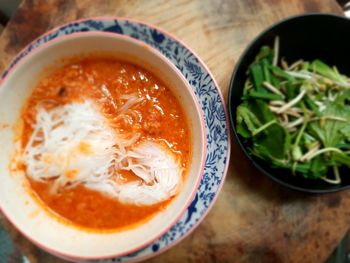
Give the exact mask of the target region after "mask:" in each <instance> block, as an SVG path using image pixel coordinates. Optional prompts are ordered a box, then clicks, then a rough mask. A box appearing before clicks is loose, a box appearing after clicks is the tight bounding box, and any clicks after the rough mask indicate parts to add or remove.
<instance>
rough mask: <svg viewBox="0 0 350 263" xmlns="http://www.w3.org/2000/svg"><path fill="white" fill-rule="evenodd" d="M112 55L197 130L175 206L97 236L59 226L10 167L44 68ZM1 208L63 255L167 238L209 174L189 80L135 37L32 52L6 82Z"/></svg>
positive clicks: (98, 254)
mask: <svg viewBox="0 0 350 263" xmlns="http://www.w3.org/2000/svg"><path fill="white" fill-rule="evenodd" d="M96 52H98V53H101V52H103V53H110V54H113V55H115V56H120V57H121V58H123V59H124V60H125V59H126V60H128V61H130V62H132V63H134V64H138V65H140V66H142V67H144V68H146V69H147V70H149V71H151V72H152V73H153V74H155V75H156V76H158V77H159V78H160V79H161V80H163V82H164V83H165V84H166V85H167V86H168V87H169V88H170V89H171V90H172V91H173V93H174V94H175V95H176V96H177V98H178V99H179V101H180V103H181V105H182V107H183V108H184V110H185V114H186V116H187V118H188V122H189V125H190V129H191V132H192V150H193V154H192V156H193V157H192V162H191V166H190V169H189V173H188V174H187V177H186V180H185V182H184V185H183V188H182V190H181V192H180V193H179V194H178V196H177V197H176V198H175V200H174V201H173V202H171V203H170V205H169V206H168V207H167V208H166V209H165V210H164V211H162V212H160V213H158V214H156V216H155V217H153V218H152V219H151V220H149V221H148V222H146V223H144V224H142V225H140V226H137V227H135V228H131V229H128V230H124V231H121V232H113V233H93V232H87V231H84V230H81V229H78V228H76V227H74V226H72V225H68V224H64V223H61V222H59V220H57V218H55V217H53V216H52V215H51V214H49V213H48V212H46V211H44V209H43V208H42V206H41V205H39V204H38V203H37V201H36V200H33V198H32V196H31V195H30V194H29V191H28V188H27V187H28V186H26V183H25V182H26V177H25V175H24V173H23V172H18V171H17V172H14V171H12V170H11V169H10V166H11V165H10V163H11V158H12V157H13V155H14V154H15V150H16V146H15V144H16V137H17V139H18V133H19V131H20V130H19V129H20V127H19V126H18V120H19V116H20V112H21V110H22V108H23V105H24V103H25V102H26V100H27V99H28V97H29V96H30V95H31V92H32V90H33V88H34V87H35V85H36V83H37V81H38V80H39V78H41V77H42V74H43V72H45V71H44V69H46V68H48V67H50V66H52V65H56V66H57V65H59V63H62V62H60V61H62V58H69V57H72V56H76V55H79V54H86V53H89V54H90V53H96ZM0 113H1V114H0V145H1V148H0V179H1V183H0V208H1V209H2V211H3V213H4V214H5V215H6V216H7V218H8V219H9V220H10V221H11V222H12V224H13V225H14V226H15V227H16V228H17V229H18V230H19V231H21V232H22V233H23V234H24V235H25V236H26V237H28V238H29V239H30V240H31V241H32V242H34V243H35V244H37V245H38V246H40V247H41V248H43V249H45V250H46V251H48V252H50V253H52V254H55V255H57V256H60V257H65V258H69V259H74V260H88V259H103V258H110V257H117V256H121V255H125V254H127V253H131V252H133V251H136V250H138V249H141V248H142V247H144V246H146V245H148V244H150V243H151V242H152V241H154V240H155V239H156V238H159V237H160V236H161V235H162V234H164V233H165V232H166V231H167V230H168V229H169V228H170V227H171V226H172V225H174V224H175V223H176V221H177V220H178V219H179V218H180V216H181V215H182V214H183V213H184V212H185V211H186V209H187V207H188V205H189V204H190V202H191V200H192V199H193V197H194V195H195V193H196V191H197V188H198V185H199V182H200V180H201V177H202V175H203V169H204V163H205V152H206V136H205V125H204V120H203V114H202V111H201V108H200V106H199V104H198V102H197V99H196V97H195V95H194V93H193V91H192V89H191V87H190V86H189V84H188V83H187V81H186V79H185V78H184V77H183V76H182V75H181V73H180V72H179V71H178V70H177V69H176V67H175V66H174V65H173V64H172V63H171V62H169V61H168V60H167V59H166V58H165V57H164V56H163V55H162V54H160V53H159V52H158V51H156V50H155V49H153V48H152V47H150V46H148V45H146V44H145V43H143V42H139V41H137V40H135V39H133V38H130V37H127V36H123V35H117V34H111V33H100V32H88V33H75V34H72V35H68V36H64V37H59V38H57V39H55V40H52V41H50V42H48V43H47V44H44V45H42V46H40V47H39V48H37V49H35V50H34V51H32V52H30V54H28V55H27V56H26V57H24V58H23V59H21V61H20V62H19V63H18V64H16V66H15V67H14V68H13V69H11V71H10V72H9V74H8V75H7V76H6V77H5V78H4V79H3V80H2V81H1V83H0Z"/></svg>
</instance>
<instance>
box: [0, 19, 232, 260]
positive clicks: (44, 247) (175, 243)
mask: <svg viewBox="0 0 350 263" xmlns="http://www.w3.org/2000/svg"><path fill="white" fill-rule="evenodd" d="M87 20H106V21H108V20H118V21H130V22H134V23H138V24H141V25H145V26H147V27H149V28H154V29H156V30H157V31H159V32H161V33H163V34H164V35H167V36H169V37H170V38H172V39H174V40H176V41H177V42H178V43H180V44H181V45H182V46H184V47H185V48H186V49H187V50H189V51H190V52H191V53H192V54H193V55H194V56H195V57H196V58H197V59H198V61H199V63H200V64H201V65H202V66H203V67H204V69H205V70H206V71H207V72H208V74H209V75H210V77H211V79H212V81H213V83H214V85H215V87H216V88H217V91H218V94H219V96H220V98H221V100H222V102H223V103H224V98H223V95H222V93H221V89H220V88H219V85H218V84H217V82H216V80H215V78H214V77H213V75H212V73H211V72H210V70H209V68H208V67H207V66H206V64H205V63H204V62H203V61H202V59H201V58H200V57H199V56H198V55H197V54H196V53H195V52H194V51H193V50H192V49H191V48H190V47H188V46H187V45H186V44H185V43H183V42H182V41H180V40H179V39H177V38H176V37H175V36H174V35H172V34H170V33H168V32H166V31H165V30H163V29H161V28H159V27H157V26H155V25H152V24H150V23H146V22H143V21H139V20H137V19H130V18H122V17H116V16H102V17H98V16H97V17H91V18H83V19H78V20H73V21H70V22H67V23H65V24H62V25H59V26H57V27H54V28H53V29H51V30H49V31H47V32H46V33H44V34H42V35H40V36H39V37H37V38H35V39H34V40H33V41H32V42H30V43H29V44H28V45H26V46H25V47H24V48H23V49H22V50H21V51H20V52H19V53H18V54H17V55H16V56H15V57H14V59H12V61H11V62H10V63H9V65H11V64H12V63H13V62H14V61H15V60H16V58H17V57H18V56H19V55H20V54H21V53H23V52H24V51H25V50H27V49H28V47H29V46H31V45H33V44H34V43H35V42H36V41H37V40H38V39H40V38H42V37H45V36H47V35H49V34H50V33H52V32H54V31H57V30H59V29H60V28H61V27H62V26H66V25H69V24H71V23H81V22H84V21H87ZM92 32H95V33H96V32H97V31H92ZM81 33H83V32H81ZM84 33H89V32H84ZM101 33H103V34H113V35H115V34H116V33H107V32H101ZM74 34H77V33H74ZM78 34H79V32H78ZM62 37H65V36H62ZM125 37H127V38H132V37H129V36H125ZM58 38H59V37H58ZM133 40H135V41H138V42H141V43H142V45H147V44H146V43H144V42H142V41H139V40H136V39H133ZM52 41H55V39H53V40H50V41H48V42H46V43H43V44H41V45H40V46H38V47H36V48H35V49H33V51H31V52H30V53H32V54H33V52H36V51H37V50H38V49H40V48H41V47H43V46H45V45H46V44H49V43H52ZM147 46H149V45H147ZM149 47H150V49H151V50H154V48H153V47H151V46H149ZM155 51H156V52H158V53H160V52H159V51H158V50H155ZM30 53H28V54H27V55H26V56H25V57H23V58H21V59H20V60H19V61H18V62H17V63H15V64H14V66H13V67H12V68H11V69H10V70H9V71H8V72H7V75H6V76H5V77H3V78H1V79H0V88H1V85H2V83H3V82H4V81H5V80H6V78H7V77H8V76H9V75H10V74H11V72H12V71H13V70H14V69H15V68H16V67H17V66H18V65H19V64H20V63H22V61H23V59H26V58H27V57H28V56H30V55H31V54H30ZM160 55H161V56H164V55H163V54H161V53H160ZM165 59H166V61H167V63H170V64H172V63H171V62H170V61H169V60H168V59H167V58H165ZM172 66H174V65H173V64H172ZM174 67H175V66H174ZM175 68H176V67H175ZM6 70H7V68H6V69H5V71H6ZM176 70H177V71H178V69H177V68H176ZM5 71H4V72H5ZM180 75H181V76H182V78H184V77H183V75H182V74H181V73H180ZM186 83H187V80H186ZM186 86H187V87H188V83H187V85H186ZM190 92H191V95H192V96H194V97H195V102H196V104H197V105H196V107H199V109H200V111H199V112H200V114H201V117H202V121H201V124H202V129H204V134H206V132H205V127H203V125H204V123H203V118H204V113H203V111H202V109H201V108H200V105H199V103H198V99H197V98H196V96H195V94H194V92H193V90H192V88H190ZM224 111H225V117H226V126H227V141H228V143H227V161H226V164H225V168H224V172H223V176H222V179H221V183H220V185H219V187H218V189H217V191H216V194H215V196H214V198H213V200H212V202H211V203H210V205H209V207H208V208H207V209H206V211H205V212H204V214H203V215H202V217H201V218H200V219H199V220H198V222H196V224H194V225H193V227H192V228H191V229H190V230H189V231H188V232H187V233H186V234H184V235H183V236H182V237H180V238H179V239H177V240H176V241H174V242H173V243H172V244H170V245H169V246H167V247H165V248H163V249H160V250H159V251H157V252H154V253H153V254H150V255H145V256H141V257H140V258H137V259H131V260H130V261H129V262H138V261H142V260H146V259H148V258H151V257H154V256H157V255H159V254H161V253H164V252H165V251H167V250H169V249H170V248H172V247H174V246H175V245H177V244H178V243H179V242H181V241H182V240H183V239H184V238H186V237H187V236H188V235H190V234H191V233H192V231H194V229H196V228H197V226H198V225H199V224H200V223H201V222H202V221H203V220H204V218H205V217H206V216H207V215H208V213H209V211H210V210H211V208H212V207H213V205H214V204H215V202H216V200H217V198H218V196H219V193H220V191H221V189H222V186H223V184H224V181H225V178H226V175H227V171H228V167H229V163H230V153H231V135H230V131H229V128H228V127H229V121H228V118H227V116H228V112H227V108H226V107H225V105H224ZM204 137H205V138H204V140H205V144H206V136H204ZM204 150H205V151H206V147H204ZM204 156H205V154H204ZM203 159H204V163H203V167H202V169H201V171H202V174H201V176H199V179H200V180H197V182H196V187H195V189H196V191H194V192H193V193H192V194H191V198H190V199H189V202H187V204H186V208H185V209H184V210H183V211H182V212H181V214H180V215H179V216H178V217H177V218H176V220H174V223H173V224H171V225H170V226H169V227H168V228H167V229H166V231H165V230H164V231H163V232H162V234H160V235H159V236H157V237H156V238H153V239H152V240H150V241H149V242H148V243H147V244H144V245H142V246H140V247H138V248H135V249H133V250H131V251H127V252H123V253H119V254H113V255H108V256H106V257H99V258H90V257H79V258H78V257H74V256H72V255H66V254H64V253H60V252H58V251H55V250H54V249H51V248H48V247H46V246H45V245H43V244H40V243H38V242H36V241H35V240H33V239H32V238H31V237H30V236H28V235H26V234H25V233H24V232H23V231H22V230H21V229H19V227H18V226H17V225H16V224H14V222H13V221H12V220H11V219H10V218H9V217H8V215H7V214H6V213H5V212H4V211H3V209H2V208H1V207H0V211H1V212H2V213H3V214H4V215H5V216H6V218H7V219H8V220H9V221H10V222H11V224H12V225H13V226H14V227H15V228H16V229H17V230H18V231H19V232H20V233H21V234H23V235H24V236H25V237H26V238H27V239H29V240H30V241H31V242H32V243H34V244H35V245H37V246H38V247H40V248H42V249H44V250H45V251H47V252H49V253H51V254H53V255H56V256H58V257H61V258H63V259H66V260H79V261H86V260H99V259H100V260H103V259H111V258H118V257H122V256H125V255H127V254H130V253H133V252H136V251H139V250H140V249H143V248H145V247H147V246H148V245H150V244H151V243H152V242H154V241H155V240H157V239H158V238H159V237H161V236H162V235H164V234H165V233H166V232H167V231H169V229H170V228H171V226H173V225H174V224H176V222H177V221H178V220H179V219H180V218H181V216H182V215H183V213H184V212H185V211H186V210H187V208H188V205H189V204H190V203H191V201H192V200H193V198H194V196H195V194H196V193H197V191H198V187H199V184H200V182H201V179H202V177H203V170H204V165H205V157H204V158H203Z"/></svg>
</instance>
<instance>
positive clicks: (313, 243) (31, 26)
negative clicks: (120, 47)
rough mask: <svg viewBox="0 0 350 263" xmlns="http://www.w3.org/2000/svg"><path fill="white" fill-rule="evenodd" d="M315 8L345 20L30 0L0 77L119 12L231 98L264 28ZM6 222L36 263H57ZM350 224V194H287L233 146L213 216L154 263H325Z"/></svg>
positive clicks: (296, 2)
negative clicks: (191, 58)
mask: <svg viewBox="0 0 350 263" xmlns="http://www.w3.org/2000/svg"><path fill="white" fill-rule="evenodd" d="M316 11H321V12H331V13H336V14H341V9H340V8H339V7H338V5H337V3H336V1H335V0H322V1H319V0H288V1H286V0H231V1H230V0H215V1H211V0H202V1H201V0H198V1H189V0H179V1H162V0H159V1H158V0H152V1H142V0H139V1H127V0H124V1H123V0H120V1H103V0H100V1H98V0H75V1H74V0H67V1H64V0H60V1H58V0H42V1H39V0H37V1H35V0H27V1H24V2H23V3H22V4H21V5H20V7H19V9H18V11H17V12H16V14H15V15H14V16H13V17H12V19H11V21H10V23H9V24H8V25H7V27H6V29H5V30H4V32H3V33H2V35H1V36H0V70H3V69H4V68H5V67H6V65H7V64H8V63H9V61H10V59H11V58H13V56H14V55H15V54H16V53H17V52H19V51H20V50H21V49H22V48H23V47H24V46H25V45H26V44H28V43H29V42H30V41H31V40H33V39H34V38H36V37H38V36H39V35H40V34H42V33H44V32H45V31H47V30H49V29H51V28H53V27H55V26H57V25H59V24H62V23H65V22H68V21H71V20H74V19H78V18H84V17H91V16H103V15H109V16H111V15H116V16H123V17H129V18H136V19H138V20H143V21H146V22H149V23H152V24H155V25H157V26H159V27H161V28H163V29H165V30H167V31H168V32H170V33H173V34H174V35H176V36H177V37H178V38H179V39H181V40H183V41H184V42H185V43H187V44H188V45H189V46H190V47H192V48H193V50H194V51H195V52H196V53H197V54H198V55H199V56H200V57H201V58H202V59H203V60H204V62H205V63H206V64H207V65H208V66H209V68H210V70H211V71H212V73H213V74H214V76H215V78H216V80H217V81H218V83H219V85H220V87H221V90H222V92H223V94H224V97H225V99H226V98H227V89H228V83H229V80H230V76H231V72H232V70H233V67H234V65H235V63H236V61H237V59H238V58H239V56H240V54H241V53H242V51H243V49H244V48H245V46H246V45H247V44H248V43H249V42H250V41H251V40H252V39H253V38H254V37H255V36H256V35H257V34H258V33H259V32H260V31H261V30H263V29H264V28H266V27H267V26H269V25H271V24H273V23H274V22H276V21H278V20H280V19H282V18H284V17H287V16H290V15H295V14H300V13H308V12H316ZM0 218H1V216H0ZM1 221H2V223H3V224H5V226H6V228H7V229H8V230H9V231H10V233H11V235H12V237H13V239H14V240H15V242H16V244H17V245H18V247H19V248H20V249H21V250H22V252H23V253H25V254H26V255H27V256H29V258H30V260H31V261H32V262H61V260H59V259H56V258H54V257H52V256H50V255H48V254H46V253H44V252H42V251H40V250H39V249H37V248H36V247H35V246H33V245H32V244H30V243H29V242H28V241H27V240H26V239H25V238H23V237H22V236H21V235H20V234H18V232H17V231H16V230H14V229H13V227H12V226H10V225H9V224H8V223H7V222H6V220H5V219H3V218H2V219H1ZM349 226H350V191H344V192H341V193H335V194H328V195H323V196H322V195H306V194H300V193H296V192H293V191H289V190H287V189H285V188H282V187H280V186H279V185H277V184H275V183H274V182H272V181H270V180H269V179H266V178H265V177H264V176H262V175H261V174H259V173H258V172H257V171H256V170H255V169H254V168H253V167H251V165H250V164H249V163H248V161H247V159H246V158H245V157H244V156H243V154H242V153H241V151H240V149H239V147H238V145H237V143H236V142H235V141H233V142H232V155H231V164H230V168H229V171H228V174H227V179H226V182H225V184H224V187H223V190H222V192H221V194H220V196H219V198H218V200H217V202H216V204H215V206H214V207H213V209H212V211H211V212H210V213H209V215H208V216H207V218H206V219H205V220H204V221H203V222H202V224H201V225H200V226H199V227H198V228H197V229H196V230H195V231H194V232H193V233H192V234H191V235H190V236H189V237H187V238H186V239H185V240H183V242H181V243H180V244H178V245H177V246H176V247H174V248H172V249H171V250H169V251H167V252H165V253H163V254H162V255H160V256H158V257H156V258H154V259H151V260H149V262H323V261H324V260H325V259H326V258H327V257H328V256H329V255H330V253H331V252H332V250H333V249H334V248H335V247H336V245H337V244H338V242H339V241H340V240H341V238H342V237H343V235H344V234H345V233H346V232H347V230H348V229H349ZM0 246H1V244H0Z"/></svg>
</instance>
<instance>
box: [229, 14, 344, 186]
mask: <svg viewBox="0 0 350 263" xmlns="http://www.w3.org/2000/svg"><path fill="white" fill-rule="evenodd" d="M349 34H350V20H349V19H347V18H345V17H340V16H336V15H331V14H308V15H301V16H296V17H291V18H288V19H285V20H283V21H281V22H279V23H277V24H275V25H273V26H271V27H270V28H268V29H267V30H265V31H264V32H263V33H262V34H260V35H259V36H258V37H257V38H256V39H255V40H254V41H253V42H252V43H251V44H250V45H249V46H248V48H247V49H246V50H245V51H244V53H243V55H242V56H241V58H240V60H239V61H238V63H237V65H236V68H235V70H234V72H233V75H232V79H231V82H230V87H229V97H228V99H229V113H230V121H231V125H232V128H233V132H234V135H235V137H236V139H237V141H238V142H239V145H240V146H241V149H242V150H243V152H244V153H245V155H246V156H247V157H248V158H249V159H250V161H251V162H252V163H253V164H254V165H255V166H256V168H258V170H260V171H261V172H262V173H263V174H265V175H267V176H268V177H270V178H271V179H273V180H274V181H276V182H278V183H280V184H282V185H284V186H287V187H289V188H292V189H294V190H299V191H303V192H310V193H329V192H335V191H339V190H343V189H346V188H350V175H349V170H345V171H341V174H342V175H343V176H342V182H341V184H339V185H331V184H328V183H326V182H324V181H322V180H311V179H305V178H303V177H302V176H293V175H292V174H291V172H289V171H288V170H285V169H277V168H273V167H271V166H270V165H269V164H268V163H266V162H264V161H262V160H260V159H259V158H257V157H254V156H250V155H249V154H248V152H247V148H246V147H247V145H246V144H245V143H244V141H243V138H241V137H240V135H238V134H237V131H236V109H237V106H238V105H239V104H240V103H241V96H242V93H243V85H244V82H245V80H246V78H247V76H246V72H247V69H248V66H249V65H250V64H251V63H252V62H253V61H254V58H255V56H256V55H257V54H258V52H259V50H260V47H261V46H263V45H269V46H273V43H274V38H275V37H276V36H279V37H280V53H279V54H280V57H285V58H286V60H287V61H288V62H293V61H296V60H298V59H301V58H302V59H304V60H313V59H316V58H318V59H321V60H322V61H324V62H325V63H327V64H329V65H336V66H337V68H338V69H339V71H340V72H341V73H343V74H346V75H348V76H350V57H349V56H348V54H349V53H350V36H349ZM344 173H345V176H344Z"/></svg>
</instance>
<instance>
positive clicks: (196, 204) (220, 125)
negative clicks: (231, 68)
mask: <svg viewBox="0 0 350 263" xmlns="http://www.w3.org/2000/svg"><path fill="white" fill-rule="evenodd" d="M86 31H104V32H111V33H116V34H123V35H127V36H130V37H133V38H136V39H138V40H141V41H143V42H145V43H147V44H149V45H150V46H152V47H154V48H155V49H157V50H158V51H160V52H161V53H162V54H163V55H165V56H166V57H167V58H168V59H169V60H170V61H172V63H173V64H174V65H175V66H176V67H177V68H178V69H179V70H180V71H181V72H182V74H183V76H184V77H185V78H186V79H187V80H188V82H189V83H190V85H191V87H192V88H193V90H194V92H195V94H196V96H197V98H198V101H199V103H200V105H201V107H202V109H203V112H204V118H205V124H206V136H207V156H206V163H205V168H204V175H203V179H202V181H201V183H200V186H199V188H198V191H197V193H196V196H195V198H194V199H193V201H192V203H191V204H190V206H189V207H188V209H187V211H186V212H185V213H184V214H183V216H182V218H181V219H180V220H179V221H178V222H177V223H176V224H175V225H174V226H173V227H172V228H171V229H170V230H169V231H168V232H167V233H165V234H164V235H163V236H162V237H160V238H159V239H158V240H156V241H154V242H153V243H152V244H150V245H149V246H147V247H145V248H143V249H141V250H139V251H137V252H134V253H131V254H129V255H126V256H122V257H118V258H114V259H110V260H103V261H91V262H126V261H130V260H132V261H134V260H140V259H144V258H147V257H149V256H152V254H154V253H156V252H160V251H162V250H164V249H166V248H167V247H169V246H171V245H172V244H175V243H176V242H177V241H179V240H181V239H182V238H183V237H184V236H185V235H186V234H187V233H188V232H189V231H191V230H193V229H194V228H195V227H196V226H197V225H198V223H199V222H200V220H201V219H202V217H203V216H204V215H205V214H206V212H207V210H208V209H209V207H210V205H211V203H212V202H213V200H214V198H215V196H216V195H217V194H218V191H219V189H220V186H221V184H222V183H223V178H224V176H225V172H226V168H227V165H228V158H229V156H228V155H229V147H230V145H229V143H230V142H229V130H228V124H227V116H226V112H225V108H224V107H225V104H224V101H223V99H222V97H221V95H220V93H219V91H218V87H217V86H216V85H215V81H214V79H213V77H212V76H211V75H210V73H209V72H208V70H207V69H206V68H205V66H204V65H203V64H202V62H201V61H199V59H198V58H197V57H196V55H195V54H193V53H192V52H191V51H190V50H189V49H187V48H186V47H185V46H183V44H181V43H180V42H179V41H177V40H176V39H174V38H173V37H172V36H170V35H168V34H166V33H165V32H161V31H160V30H159V29H156V28H153V27H151V26H149V25H146V24H143V23H140V22H135V21H131V20H125V19H118V18H115V19H113V18H94V19H86V20H80V21H76V22H72V23H69V24H66V25H63V26H61V27H59V28H56V29H54V30H53V31H50V32H49V33H48V34H46V35H44V36H42V37H40V38H38V39H37V40H35V41H34V42H33V43H31V44H30V45H29V46H28V47H27V48H26V49H25V50H23V51H22V52H21V53H20V54H19V55H18V56H17V57H16V58H15V59H14V60H13V62H12V63H11V65H10V66H9V67H8V69H7V70H6V71H5V72H4V73H3V75H2V78H3V77H5V76H6V75H7V74H8V71H9V70H10V69H11V68H12V67H13V66H14V65H15V64H16V63H17V62H18V61H19V60H20V59H21V58H23V57H24V56H26V55H27V54H28V53H29V52H31V51H32V50H34V49H35V48H37V47H38V46H40V45H42V44H43V43H46V42H48V41H50V40H53V39H55V38H57V37H60V36H63V35H69V34H73V33H75V32H86Z"/></svg>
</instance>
